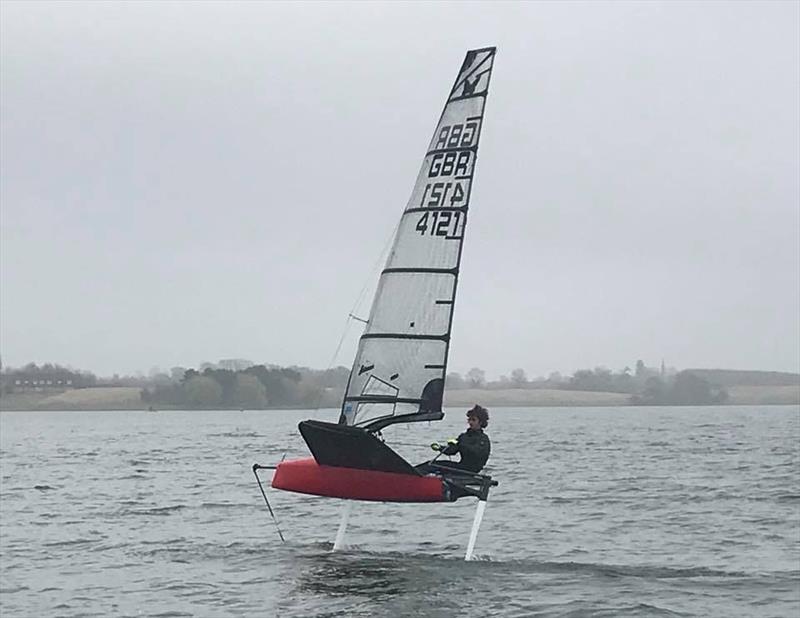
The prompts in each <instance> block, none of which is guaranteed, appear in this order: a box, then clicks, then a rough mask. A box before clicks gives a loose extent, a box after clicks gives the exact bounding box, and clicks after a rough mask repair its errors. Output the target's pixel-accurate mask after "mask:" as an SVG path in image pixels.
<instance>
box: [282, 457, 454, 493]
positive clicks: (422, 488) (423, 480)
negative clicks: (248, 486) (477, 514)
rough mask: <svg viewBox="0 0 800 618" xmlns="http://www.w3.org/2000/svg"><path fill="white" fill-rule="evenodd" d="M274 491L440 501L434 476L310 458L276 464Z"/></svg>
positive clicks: (439, 481) (439, 486)
mask: <svg viewBox="0 0 800 618" xmlns="http://www.w3.org/2000/svg"><path fill="white" fill-rule="evenodd" d="M272 486H273V487H274V488H275V489H284V490H286V491H296V492H299V493H302V494H311V495H314V496H327V497H329V498H345V499H349V500H373V501H375V502H444V501H445V497H444V484H443V483H442V479H441V478H440V477H437V476H415V475H412V474H397V473H394V472H378V471H375V470H358V469H355V468H340V467H334V466H321V465H319V464H318V463H317V462H316V461H315V460H314V458H313V457H309V458H307V459H295V460H292V461H284V462H281V463H280V464H278V468H277V470H275V476H273V477H272Z"/></svg>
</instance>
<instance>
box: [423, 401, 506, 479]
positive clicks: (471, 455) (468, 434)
mask: <svg viewBox="0 0 800 618" xmlns="http://www.w3.org/2000/svg"><path fill="white" fill-rule="evenodd" d="M488 424H489V411H488V410H487V409H486V408H484V407H482V406H479V405H477V404H476V405H475V406H473V407H472V408H471V409H470V410H468V411H467V425H468V428H467V430H466V431H465V432H464V433H462V434H461V435H460V436H458V438H457V439H456V440H448V442H447V444H439V443H437V442H434V443H433V444H431V448H432V449H433V450H434V451H439V452H440V453H441V454H442V455H455V454H456V453H458V454H460V455H461V461H458V462H455V461H452V462H451V461H442V462H436V464H435V465H436V466H437V467H439V468H453V469H456V470H466V471H468V472H475V473H477V472H480V471H481V470H482V469H483V467H484V466H485V465H486V461H487V460H488V459H489V453H490V452H491V448H492V445H491V442H490V440H489V436H487V435H486V434H485V433H484V431H483V430H484V429H486V426H487V425H488Z"/></svg>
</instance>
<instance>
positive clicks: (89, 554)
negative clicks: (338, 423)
mask: <svg viewBox="0 0 800 618" xmlns="http://www.w3.org/2000/svg"><path fill="white" fill-rule="evenodd" d="M308 417H314V418H320V419H323V420H335V418H336V412H335V411H332V410H320V411H313V412H311V411H306V412H303V411H266V412H238V411H236V412H233V411H226V412H208V411H204V412H179V411H174V412H158V413H152V412H62V413H52V412H49V413H31V412H19V413H13V412H7V413H2V414H0V449H1V450H0V477H1V481H2V483H1V485H0V552H1V555H0V614H2V616H4V617H6V616H8V617H11V616H14V617H24V616H35V617H39V616H254V615H261V616H304V617H305V616H370V617H371V616H393V617H400V616H442V617H445V616H447V617H450V618H452V617H453V616H459V617H463V616H489V615H491V616H520V617H522V616H720V617H726V618H727V617H730V616H747V617H758V616H775V617H790V616H798V615H800V446H799V445H800V409H799V408H798V407H797V406H786V407H780V406H776V407H747V406H737V407H714V408H562V409H552V408H538V409H500V408H498V409H495V410H492V419H491V422H490V425H489V435H490V436H491V438H492V444H493V452H492V458H491V459H490V461H489V469H488V471H489V472H490V473H491V474H493V475H494V476H495V478H497V479H498V480H499V481H500V485H499V487H497V488H495V489H494V490H493V491H492V494H491V495H490V498H489V502H488V507H487V509H486V513H485V517H484V520H483V526H482V528H481V532H480V536H479V538H478V544H477V547H476V556H477V560H475V561H473V562H464V560H463V555H464V550H465V547H466V543H467V539H468V536H469V531H470V527H471V524H472V518H473V514H474V510H475V505H476V502H475V501H474V500H473V499H463V500H459V501H458V502H456V503H453V504H433V505H397V504H373V503H360V502H359V503H354V509H353V512H352V515H351V518H350V526H349V529H348V541H349V543H350V547H349V548H348V549H347V550H346V551H343V552H340V553H339V552H337V553H331V552H330V549H331V542H332V540H333V538H334V536H335V533H336V529H337V526H338V523H339V517H340V513H341V509H342V504H343V503H342V502H341V501H338V500H332V499H325V498H316V497H311V496H302V495H299V494H291V493H286V492H278V491H275V490H268V496H269V497H270V500H271V503H272V506H273V508H274V509H275V512H276V515H277V517H278V520H279V521H280V524H281V527H282V530H283V532H284V535H285V536H286V543H285V544H283V543H281V541H280V539H279V538H278V535H277V533H276V530H275V527H274V524H273V523H272V520H271V519H270V518H269V516H268V514H267V512H266V509H265V507H264V503H263V499H262V497H261V494H260V493H259V491H258V486H257V485H256V483H255V480H254V477H253V473H252V471H251V465H252V464H253V463H254V462H258V463H261V464H264V465H268V464H274V463H277V462H278V461H279V460H280V459H281V457H282V456H283V455H284V454H286V455H287V457H295V456H306V455H307V450H306V447H305V444H304V443H303V441H302V438H301V437H300V435H299V434H298V432H297V422H298V421H299V420H302V419H304V418H308ZM464 421H465V419H464V411H463V410H460V409H458V410H450V411H448V415H447V418H446V419H445V420H444V421H442V422H440V423H431V424H427V423H423V424H420V426H418V427H414V426H406V427H397V428H393V429H389V430H386V432H385V435H386V438H387V442H390V443H391V442H392V441H394V442H402V445H400V446H398V447H397V448H398V450H399V451H401V452H402V453H403V454H404V455H407V456H408V457H409V458H411V459H412V460H413V461H414V462H415V463H416V462H418V461H422V460H423V459H425V458H428V457H429V456H430V454H431V451H430V450H429V449H426V448H424V445H427V444H430V442H432V441H434V440H440V439H446V438H448V437H453V436H454V435H456V434H457V433H459V432H460V431H462V430H463V428H464V426H465V422H464ZM413 445H422V446H419V447H417V446H413ZM266 476H267V479H268V478H269V475H268V474H266Z"/></svg>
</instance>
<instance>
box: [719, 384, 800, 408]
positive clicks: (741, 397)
mask: <svg viewBox="0 0 800 618" xmlns="http://www.w3.org/2000/svg"><path fill="white" fill-rule="evenodd" d="M727 390H728V396H729V397H730V399H729V402H728V403H734V404H800V386H798V385H793V386H729V387H728V389H727Z"/></svg>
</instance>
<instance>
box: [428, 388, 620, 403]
mask: <svg viewBox="0 0 800 618" xmlns="http://www.w3.org/2000/svg"><path fill="white" fill-rule="evenodd" d="M629 397H630V396H629V395H625V394H621V393H600V392H594V391H562V390H557V389H538V388H537V389H528V388H508V389H502V390H481V389H472V388H468V389H464V390H450V391H445V394H444V405H446V406H471V405H472V404H475V403H479V404H481V405H485V406H486V407H491V406H498V407H502V406H623V405H627V404H628V398H629Z"/></svg>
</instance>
